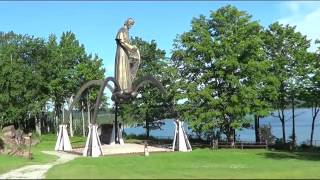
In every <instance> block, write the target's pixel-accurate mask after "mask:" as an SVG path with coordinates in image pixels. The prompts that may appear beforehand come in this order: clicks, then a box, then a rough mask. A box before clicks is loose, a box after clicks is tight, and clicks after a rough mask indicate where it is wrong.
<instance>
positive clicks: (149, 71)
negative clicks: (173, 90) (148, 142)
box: [121, 37, 169, 137]
mask: <svg viewBox="0 0 320 180" xmlns="http://www.w3.org/2000/svg"><path fill="white" fill-rule="evenodd" d="M132 44H135V45H136V46H137V47H138V49H139V50H140V55H141V64H140V67H139V70H138V73H137V79H138V78H140V77H143V76H145V75H152V76H153V77H155V78H156V79H158V80H159V81H161V82H162V84H163V86H166V84H164V83H168V80H167V79H168V77H166V75H169V74H166V73H165V72H166V68H167V62H166V61H165V51H164V50H161V49H159V48H158V47H157V44H156V42H155V41H154V40H152V41H151V42H150V43H149V42H147V41H144V40H142V39H141V38H138V37H135V38H134V39H132ZM164 102H165V101H164V97H163V96H162V95H161V94H160V92H159V90H158V89H157V88H155V87H154V86H152V85H147V86H145V87H143V88H141V89H140V91H139V95H138V96H137V98H135V99H134V100H133V101H132V102H130V103H128V104H126V105H123V106H122V107H121V109H122V110H121V112H122V114H121V115H122V118H123V120H125V121H127V122H128V121H131V122H135V123H138V124H140V125H143V127H144V128H145V129H146V135H147V137H149V135H150V130H152V129H157V128H160V126H161V125H163V122H162V121H159V120H162V119H164V118H166V117H167V115H168V111H166V109H167V107H166V106H165V105H164Z"/></svg>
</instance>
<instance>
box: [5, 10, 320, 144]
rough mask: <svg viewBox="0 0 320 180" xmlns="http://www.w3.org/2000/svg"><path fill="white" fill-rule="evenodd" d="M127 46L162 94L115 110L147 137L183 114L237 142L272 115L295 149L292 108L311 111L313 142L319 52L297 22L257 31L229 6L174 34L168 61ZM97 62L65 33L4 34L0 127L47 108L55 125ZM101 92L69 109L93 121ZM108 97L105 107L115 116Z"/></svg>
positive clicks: (38, 118) (97, 69)
mask: <svg viewBox="0 0 320 180" xmlns="http://www.w3.org/2000/svg"><path fill="white" fill-rule="evenodd" d="M316 42H317V41H316ZM132 43H133V44H135V45H137V47H138V48H139V50H140V53H141V60H142V63H141V65H140V68H139V71H138V74H137V76H138V77H142V76H144V75H146V74H150V75H153V76H154V77H156V78H157V79H159V80H160V81H161V82H162V84H163V85H164V87H165V88H166V91H167V93H166V94H165V95H161V94H160V93H159V92H158V91H157V89H156V88H154V87H152V86H145V87H143V88H142V89H140V91H139V94H140V95H138V96H137V98H136V99H133V100H132V101H131V102H128V103H126V104H122V105H121V106H120V111H119V115H120V116H121V118H122V120H123V122H124V123H130V124H138V125H142V126H144V128H146V134H147V136H149V132H150V130H151V129H155V128H159V127H161V125H162V124H163V122H162V121H160V120H161V119H165V118H179V119H181V120H184V121H186V122H188V125H189V126H190V127H191V128H192V130H193V131H194V132H196V133H198V134H209V135H211V137H213V138H218V137H217V136H218V135H219V134H224V135H226V137H227V140H228V141H233V140H234V139H235V137H236V134H235V130H236V129H240V128H247V127H249V126H251V124H254V125H255V129H256V139H257V141H260V139H259V137H260V135H259V119H260V118H261V117H265V116H268V115H270V114H271V113H272V112H276V113H275V115H276V116H277V117H278V119H279V121H280V122H281V125H282V139H281V141H282V143H286V142H287V140H286V138H285V137H286V133H290V134H292V143H293V145H295V142H296V140H295V137H296V134H295V117H296V112H295V109H296V108H298V107H308V108H311V109H312V111H311V113H312V119H311V121H312V126H311V127H310V144H311V145H312V139H313V136H314V133H315V132H314V125H315V121H316V119H317V116H318V113H319V110H320V107H319V106H320V102H319V101H320V98H319V96H320V70H319V65H320V54H319V50H320V48H318V50H317V51H316V52H310V51H308V48H309V47H310V46H311V40H310V39H308V37H307V36H305V35H303V34H301V33H300V32H298V31H297V30H296V28H295V27H294V26H290V25H283V24H280V23H278V22H275V23H272V24H271V25H269V26H268V27H263V26H262V25H261V24H260V23H259V22H258V21H254V20H252V16H251V15H250V14H248V13H247V12H245V11H241V10H239V9H237V8H236V7H234V6H230V5H228V6H224V7H221V8H220V9H218V10H216V11H213V12H211V13H210V14H209V16H204V15H200V16H199V17H195V18H193V19H192V21H191V29H190V30H189V31H187V32H185V33H183V34H181V35H179V36H177V38H176V39H175V40H174V44H173V51H172V56H171V57H170V58H166V56H165V55H166V52H165V51H164V50H161V49H159V48H158V47H157V44H156V42H155V41H154V40H153V41H151V42H147V41H144V40H143V39H141V38H139V37H135V38H133V39H132ZM102 66H103V65H102V59H101V58H99V57H98V56H97V55H96V56H91V55H88V54H87V53H86V52H85V48H84V46H83V45H81V44H80V43H79V42H78V40H77V39H76V37H75V35H74V34H73V33H71V32H66V33H63V34H62V36H61V38H60V39H59V41H58V40H57V38H56V36H55V35H51V36H50V37H49V38H48V40H44V39H41V38H35V37H33V36H29V35H18V34H15V33H13V32H9V33H1V34H0V73H1V78H0V87H1V91H0V124H1V126H4V125H8V124H12V123H14V124H15V125H16V126H18V127H20V128H23V129H27V130H34V129H36V127H37V126H36V125H37V123H39V122H40V124H41V122H43V121H45V119H46V115H47V114H48V108H47V107H48V104H52V105H53V116H54V118H53V119H51V120H50V122H52V121H53V124H54V126H53V128H52V129H53V130H55V129H56V125H57V124H58V123H60V122H61V121H62V119H63V113H62V112H63V111H62V109H63V107H64V104H68V102H69V98H70V97H71V95H72V94H74V93H75V92H76V91H77V89H79V88H80V86H81V85H82V84H84V83H85V82H86V81H88V80H93V79H103V78H104V72H105V70H104V69H103V68H102ZM97 90H98V89H95V88H94V89H91V90H89V91H88V92H86V93H84V96H83V97H82V98H81V100H80V101H79V104H78V105H77V107H76V108H75V110H77V111H79V112H80V111H81V112H82V121H84V111H86V112H89V113H86V114H87V115H88V118H87V119H89V118H90V111H92V107H93V105H94V102H95V98H96V95H97ZM106 99H107V97H104V101H103V102H104V104H103V105H102V106H101V109H104V110H107V111H108V112H113V110H112V108H108V107H107V105H106V104H107V103H106ZM286 109H290V110H291V112H292V115H291V119H290V120H291V121H292V126H293V130H292V132H286V131H285V122H286V120H287V119H288V117H285V114H284V110H286ZM88 110H89V111H88ZM248 115H251V116H253V117H254V120H251V119H250V118H248ZM251 121H253V122H251ZM71 122H72V121H71ZM77 122H78V121H77ZM77 122H74V123H77ZM79 122H80V121H79ZM79 122H78V123H79ZM42 124H43V123H42ZM71 127H72V124H71Z"/></svg>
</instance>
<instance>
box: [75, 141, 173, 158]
mask: <svg viewBox="0 0 320 180" xmlns="http://www.w3.org/2000/svg"><path fill="white" fill-rule="evenodd" d="M83 149H84V148H76V149H73V150H72V153H76V154H82V153H83ZM101 149H102V153H103V155H104V156H105V155H118V154H136V153H144V145H143V144H133V143H126V144H124V145H120V144H114V145H107V144H104V145H102V146H101ZM148 150H149V152H150V153H152V152H172V149H171V148H170V149H169V148H165V147H155V146H148Z"/></svg>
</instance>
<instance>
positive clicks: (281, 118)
mask: <svg viewBox="0 0 320 180" xmlns="http://www.w3.org/2000/svg"><path fill="white" fill-rule="evenodd" d="M280 111H281V114H280ZM278 116H279V119H280V122H281V126H282V143H283V144H285V143H286V128H285V121H284V120H285V119H284V110H283V109H281V110H279V111H278Z"/></svg>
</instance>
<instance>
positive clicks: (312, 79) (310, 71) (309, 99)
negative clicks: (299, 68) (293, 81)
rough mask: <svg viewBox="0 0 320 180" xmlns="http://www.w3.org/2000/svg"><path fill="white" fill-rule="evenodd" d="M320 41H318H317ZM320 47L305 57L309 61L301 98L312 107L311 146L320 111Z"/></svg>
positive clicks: (305, 69)
mask: <svg viewBox="0 0 320 180" xmlns="http://www.w3.org/2000/svg"><path fill="white" fill-rule="evenodd" d="M316 42H317V43H319V42H318V41H316ZM319 52H320V48H318V50H317V52H315V53H308V55H307V56H306V57H305V58H304V59H305V60H306V61H307V62H306V63H305V67H304V68H303V73H302V74H303V78H302V80H301V83H300V84H301V86H302V88H301V89H302V90H303V91H302V92H301V94H300V99H301V100H303V102H304V103H303V106H304V107H308V108H310V109H311V115H312V116H311V117H312V125H311V131H310V146H313V138H314V127H315V122H316V119H317V117H318V114H319V111H320V70H319V68H320V55H319V54H320V53H319Z"/></svg>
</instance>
